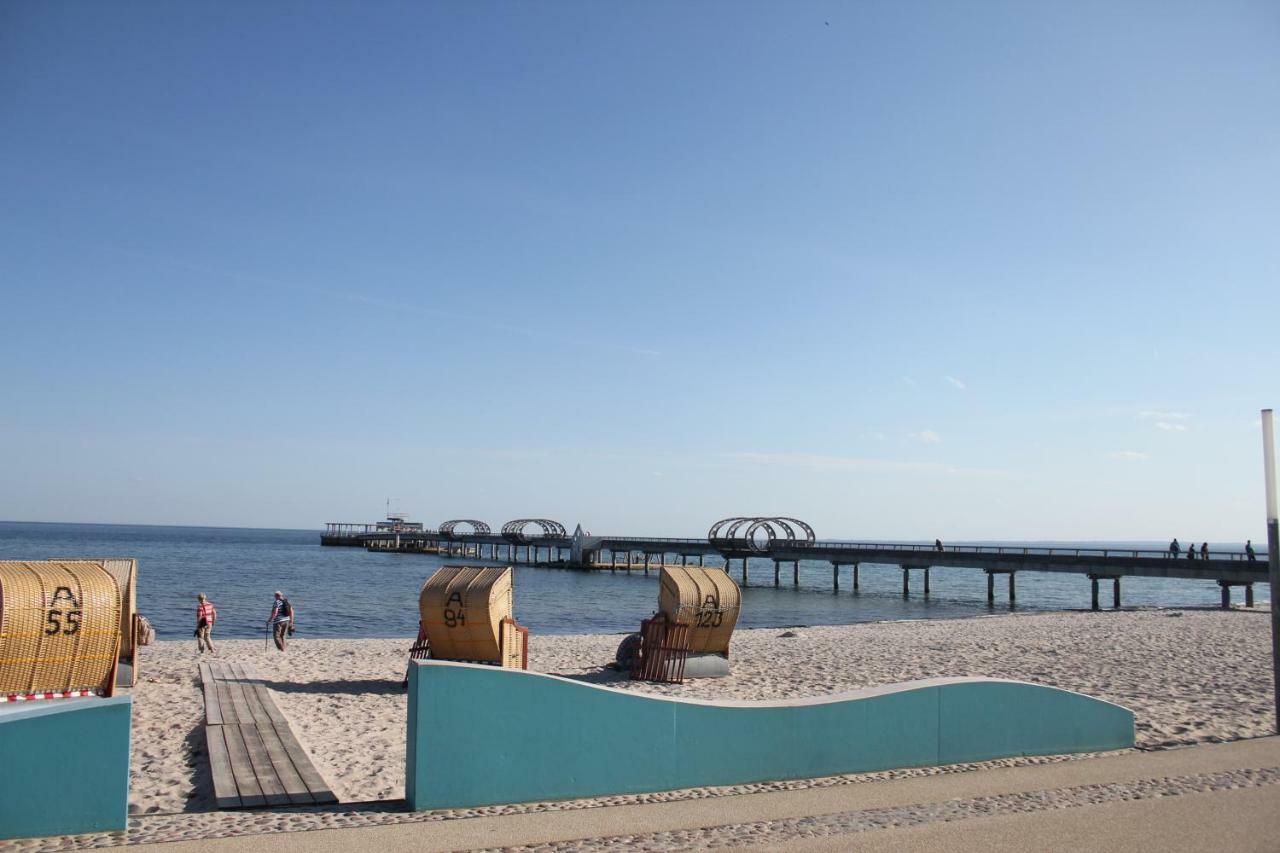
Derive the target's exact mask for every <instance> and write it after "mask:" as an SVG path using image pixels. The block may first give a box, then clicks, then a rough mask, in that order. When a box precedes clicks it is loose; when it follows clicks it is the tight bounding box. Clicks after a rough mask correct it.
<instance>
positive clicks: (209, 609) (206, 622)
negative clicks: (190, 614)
mask: <svg viewBox="0 0 1280 853" xmlns="http://www.w3.org/2000/svg"><path fill="white" fill-rule="evenodd" d="M196 601H197V602H199V603H198V604H197V605H196V648H197V649H198V650H199V651H200V653H202V654H203V653H204V650H205V648H208V649H209V653H210V654H215V655H216V654H217V652H215V651H214V650H213V640H212V639H211V638H210V634H212V633H213V623H214V622H217V621H218V611H217V610H216V609H215V608H214V606H213V602H212V601H210V600H209V599H208V598H206V597H205V594H204V593H203V592H202V593H200V594H199V595H197V596H196Z"/></svg>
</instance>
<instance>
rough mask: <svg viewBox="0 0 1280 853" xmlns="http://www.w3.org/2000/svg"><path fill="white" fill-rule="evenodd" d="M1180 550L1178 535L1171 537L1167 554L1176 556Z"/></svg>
mask: <svg viewBox="0 0 1280 853" xmlns="http://www.w3.org/2000/svg"><path fill="white" fill-rule="evenodd" d="M1181 550H1182V548H1181V546H1179V545H1178V537H1176V536H1175V537H1174V538H1173V541H1172V542H1170V543H1169V556H1170V557H1177V556H1178V552H1179V551H1181Z"/></svg>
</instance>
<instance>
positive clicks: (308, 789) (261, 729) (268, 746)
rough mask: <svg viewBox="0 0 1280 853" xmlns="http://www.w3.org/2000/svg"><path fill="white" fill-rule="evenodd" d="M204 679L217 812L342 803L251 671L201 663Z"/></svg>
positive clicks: (236, 664) (208, 738) (219, 663)
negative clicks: (222, 810) (221, 810)
mask: <svg viewBox="0 0 1280 853" xmlns="http://www.w3.org/2000/svg"><path fill="white" fill-rule="evenodd" d="M200 680H201V683H202V684H203V686H204V708H205V729H204V734H205V740H206V741H207V743H208V745H209V768H210V770H211V771H212V775H213V790H214V796H215V798H216V800H217V804H218V808H220V809H239V808H263V807H271V806H310V805H323V804H326V803H336V802H338V798H337V797H336V796H334V794H333V791H332V790H331V789H330V788H329V784H328V783H327V782H325V780H324V779H323V778H322V777H321V776H320V773H319V772H318V771H317V770H316V769H315V766H314V765H312V763H311V759H310V758H309V757H308V756H307V753H306V750H304V749H303V748H302V745H301V744H300V743H298V739H297V738H296V737H294V735H293V731H292V730H291V729H290V728H289V721H288V720H286V719H285V716H284V714H282V713H281V712H280V709H279V708H277V707H276V703H275V702H274V701H272V699H271V694H270V693H269V692H268V691H267V688H266V687H265V686H264V685H263V683H262V681H261V679H259V678H258V676H257V673H256V672H255V671H254V668H253V667H252V666H250V665H247V664H238V663H234V664H233V663H225V662H221V661H219V662H215V663H202V664H200Z"/></svg>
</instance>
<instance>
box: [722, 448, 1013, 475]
mask: <svg viewBox="0 0 1280 853" xmlns="http://www.w3.org/2000/svg"><path fill="white" fill-rule="evenodd" d="M723 456H724V457H725V458H726V459H730V460H735V461H739V462H751V463H754V464H759V465H773V466H777V467H785V468H801V469H805V470H809V471H833V472H840V471H868V472H874V471H883V472H890V473H916V474H945V475H948V476H963V477H983V478H988V479H1013V478H1015V477H1016V476H1017V475H1016V473H1015V472H1013V471H1010V470H1007V469H1003V468H968V467H964V466H959V465H948V464H946V463H943V462H904V461H900V460H895V459H875V458H868V457H861V456H827V455H823V454H820V453H758V452H740V453H726V454H723Z"/></svg>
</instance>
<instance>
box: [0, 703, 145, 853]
mask: <svg viewBox="0 0 1280 853" xmlns="http://www.w3.org/2000/svg"><path fill="white" fill-rule="evenodd" d="M132 707H133V703H132V699H131V698H130V697H129V696H116V697H113V698H111V699H44V700H39V701H34V702H21V703H4V704H0V838H25V837H28V836H43V835H74V834H76V833H81V832H102V831H107V830H115V829H124V828H125V822H126V820H127V819H128V810H129V736H130V716H131V712H132Z"/></svg>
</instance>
